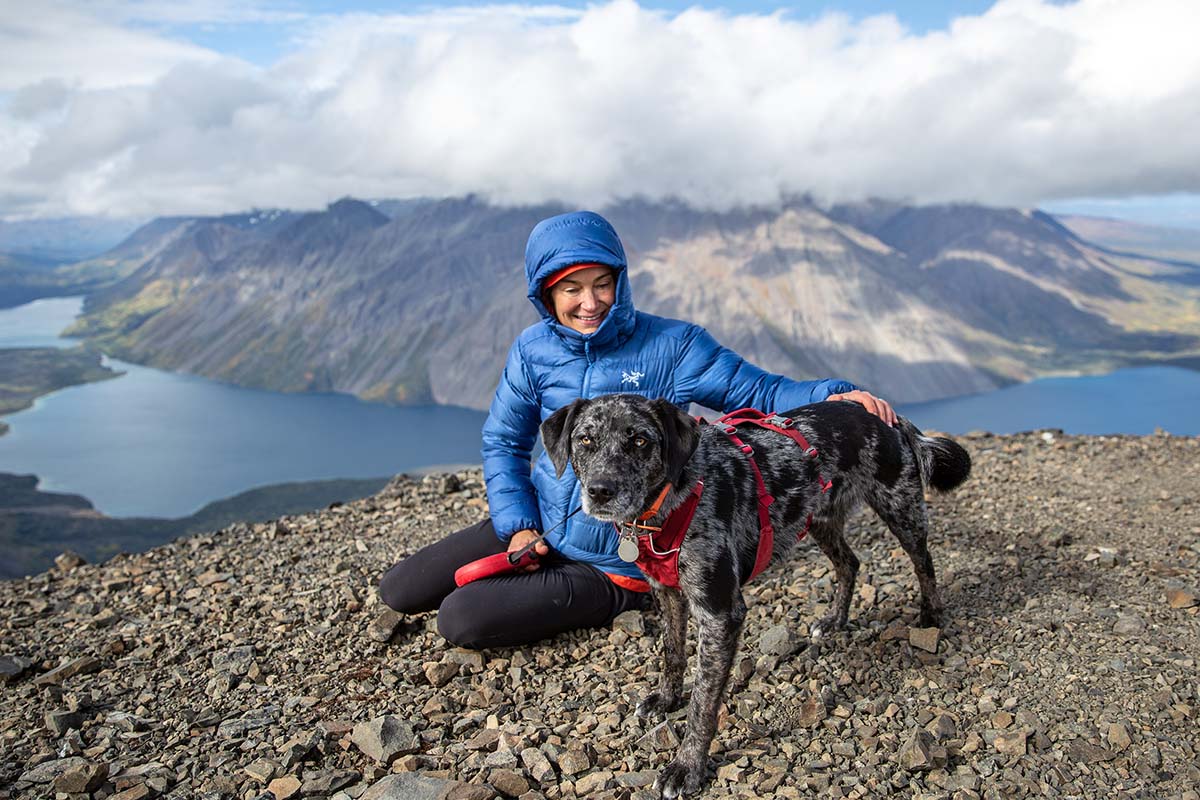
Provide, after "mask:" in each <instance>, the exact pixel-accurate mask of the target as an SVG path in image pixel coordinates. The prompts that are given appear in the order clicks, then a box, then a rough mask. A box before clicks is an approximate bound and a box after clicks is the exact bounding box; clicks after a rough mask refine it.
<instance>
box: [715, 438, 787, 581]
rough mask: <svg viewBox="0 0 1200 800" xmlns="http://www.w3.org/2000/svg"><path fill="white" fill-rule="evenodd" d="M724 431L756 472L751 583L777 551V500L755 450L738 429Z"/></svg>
mask: <svg viewBox="0 0 1200 800" xmlns="http://www.w3.org/2000/svg"><path fill="white" fill-rule="evenodd" d="M724 430H725V434H726V435H727V436H728V437H729V440H730V441H731V442H733V443H734V444H735V445H737V446H738V447H739V448H741V451H742V452H743V453H745V454H746V455H748V456H750V468H751V469H752V470H754V480H755V482H756V483H757V487H756V488H757V490H758V553H757V554H756V555H755V556H754V569H752V570H750V577H749V578H747V579H746V582H747V583H749V582H750V581H752V580H754V578H755V576H757V575H758V573H760V572H762V571H763V570H764V569H766V568H767V564H769V563H771V553H773V552H774V551H775V527H774V526H773V525H772V524H771V512H770V508H771V503H774V502H775V498H774V497H772V496H771V494H770V493H769V492H767V484H766V482H764V481H763V476H762V471H761V470H760V469H759V468H758V462H757V461H755V460H754V448H752V447H751V446H750V445H748V444H746V443H745V442H743V441H742V440H741V439H740V438H738V435H737V428H734V427H728V428H725V429H724ZM805 533H807V530H806V531H805Z"/></svg>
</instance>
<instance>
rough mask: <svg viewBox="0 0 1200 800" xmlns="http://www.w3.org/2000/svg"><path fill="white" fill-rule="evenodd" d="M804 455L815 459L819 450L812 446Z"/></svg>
mask: <svg viewBox="0 0 1200 800" xmlns="http://www.w3.org/2000/svg"><path fill="white" fill-rule="evenodd" d="M804 455H806V456H808V457H809V458H815V457H816V455H817V448H815V447H813V446H812V445H811V444H810V445H809V446H808V449H807V450H805V451H804Z"/></svg>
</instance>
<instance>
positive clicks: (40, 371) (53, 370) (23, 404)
mask: <svg viewBox="0 0 1200 800" xmlns="http://www.w3.org/2000/svg"><path fill="white" fill-rule="evenodd" d="M122 374H124V373H121V372H117V371H115V370H112V369H109V368H108V367H105V366H103V365H101V363H100V354H99V353H97V352H95V351H92V350H88V349H86V348H85V347H83V346H80V347H73V348H71V349H69V350H64V349H60V348H56V347H20V348H14V349H11V350H0V414H13V413H16V412H17V411H21V410H23V409H26V408H29V406H31V405H32V404H33V401H34V400H36V399H37V398H39V397H41V396H42V395H44V394H49V393H50V392H54V391H58V390H59V389H64V388H66V387H68V386H77V385H79V384H82V383H92V382H94V381H103V380H107V379H109V378H115V377H117V376H119V375H122ZM6 429H7V426H5V427H4V428H0V435H2V434H3V433H4V431H5V430H6Z"/></svg>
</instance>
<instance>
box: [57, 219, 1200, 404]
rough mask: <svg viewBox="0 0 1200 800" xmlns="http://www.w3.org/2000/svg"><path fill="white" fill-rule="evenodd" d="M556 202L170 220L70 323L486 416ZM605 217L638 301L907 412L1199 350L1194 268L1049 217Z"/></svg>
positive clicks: (179, 362) (86, 330)
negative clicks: (1107, 244) (1106, 243)
mask: <svg viewBox="0 0 1200 800" xmlns="http://www.w3.org/2000/svg"><path fill="white" fill-rule="evenodd" d="M381 209H382V210H381ZM563 210H566V209H564V208H563V207H560V206H556V205H543V206H536V207H516V208H511V207H509V208H505V207H496V206H491V205H489V204H487V203H485V202H483V201H481V200H479V199H477V198H473V197H466V198H457V199H443V200H410V201H403V202H395V203H378V204H374V205H372V204H369V203H364V202H361V201H358V200H354V199H350V198H346V199H343V200H340V201H338V202H337V203H334V204H333V205H331V206H329V208H327V209H326V210H324V211H321V212H314V213H307V214H298V213H295V212H284V211H274V212H262V211H259V212H254V213H252V214H250V215H232V216H225V217H212V218H176V219H162V220H156V221H154V222H152V223H150V224H149V225H147V226H146V227H144V228H142V229H140V230H139V231H137V232H136V233H135V234H134V235H133V236H132V237H130V239H129V240H127V241H126V242H124V243H122V244H121V245H119V246H118V247H117V248H115V249H114V250H113V251H110V252H109V253H106V254H105V255H104V256H102V257H100V258H97V259H93V260H92V261H91V262H86V263H84V264H81V265H77V266H76V267H75V269H76V270H78V274H79V276H80V280H82V279H83V278H84V277H85V276H86V275H88V274H100V273H104V272H106V273H107V274H108V275H109V280H112V276H113V275H114V274H119V275H120V276H122V277H120V279H119V280H116V282H114V283H111V285H108V286H107V287H106V288H101V289H99V290H97V291H95V292H94V293H93V294H92V295H91V296H90V297H89V299H88V302H87V304H86V306H85V314H84V316H83V317H81V319H80V321H79V322H78V324H77V326H76V327H75V328H74V329H73V330H72V331H71V334H72V335H76V336H84V337H86V338H88V339H90V340H92V341H93V342H95V343H97V344H98V345H99V346H101V347H102V348H103V349H105V350H106V351H107V352H109V353H111V354H113V355H116V356H118V357H120V358H123V359H127V360H130V361H134V362H138V363H144V364H150V365H153V366H157V367H162V368H167V369H173V370H181V371H185V372H192V373H197V374H201V375H206V376H209V377H213V378H218V379H221V380H226V381H231V382H234V383H238V384H243V385H248V386H254V387H259V388H267V389H276V390H284V391H336V392H345V393H350V394H354V395H358V396H359V397H362V398H364V399H368V400H380V401H387V402H395V403H428V402H436V403H449V404H455V405H464V406H469V407H474V408H485V407H486V406H487V404H488V402H489V400H490V397H491V393H492V391H493V389H494V387H495V384H496V381H497V378H498V376H499V373H500V369H501V367H502V366H503V361H504V355H505V353H506V352H507V349H508V347H509V345H510V343H511V342H512V340H513V338H514V337H515V336H516V334H517V333H518V332H519V331H520V330H521V329H522V328H524V327H525V326H527V325H529V324H531V323H533V322H535V321H536V316H535V314H534V311H533V309H532V307H531V306H530V305H529V303H528V301H527V300H526V298H525V292H526V290H525V280H524V269H523V260H522V259H523V253H524V246H525V238H526V236H527V235H528V232H529V230H530V229H531V228H532V226H533V225H534V224H535V223H536V222H537V221H538V220H540V219H542V218H544V217H546V216H548V215H550V214H554V213H558V212H560V211H563ZM602 211H603V213H604V214H605V215H606V216H608V217H609V219H611V220H612V222H613V224H614V225H615V226H616V228H617V230H618V232H620V234H621V237H622V239H623V241H624V242H625V244H626V249H627V251H628V256H629V262H630V270H629V271H630V279H631V281H632V286H633V290H634V297H635V301H636V303H637V304H638V307H639V308H641V309H643V310H646V311H650V312H653V313H658V314H663V315H666V316H672V317H679V318H683V319H688V320H692V321H695V322H697V323H700V324H702V325H704V326H705V327H706V328H708V329H709V330H710V331H711V332H712V333H713V335H714V336H716V338H717V339H718V340H719V341H721V342H722V343H724V344H726V345H728V346H730V347H732V348H733V349H735V350H737V351H738V352H740V353H742V354H743V355H745V356H746V357H747V358H749V359H751V360H752V361H754V362H755V363H758V364H760V365H761V366H763V367H765V368H767V369H770V370H773V371H778V372H783V373H786V374H789V375H793V376H796V377H801V378H807V377H820V376H839V377H845V378H847V379H850V380H853V381H856V382H858V383H860V384H862V385H864V386H866V387H869V388H871V389H873V390H875V391H877V392H878V393H881V394H884V395H886V396H888V397H890V398H892V399H894V400H896V401H899V402H914V401H920V400H927V399H933V398H937V397H945V396H951V395H958V394H964V393H970V392H981V391H987V390H990V389H993V388H996V387H998V386H1000V385H1003V384H1005V383H1010V382H1013V381H1022V380H1026V379H1029V378H1032V377H1036V376H1038V375H1042V374H1047V373H1053V372H1062V371H1089V370H1091V371H1101V370H1108V369H1111V368H1113V367H1115V366H1119V365H1123V364H1129V363H1139V362H1146V361H1154V360H1160V359H1163V358H1166V357H1168V356H1174V357H1182V356H1187V355H1189V354H1191V355H1194V354H1195V353H1197V352H1200V280H1197V279H1198V278H1200V268H1190V267H1188V266H1186V265H1182V266H1181V265H1180V264H1177V263H1171V262H1165V261H1160V260H1156V259H1153V258H1147V257H1140V256H1134V255H1129V254H1123V253H1114V252H1112V251H1110V250H1109V249H1106V248H1103V247H1100V246H1097V245H1093V244H1090V243H1089V242H1088V241H1086V240H1085V239H1083V238H1081V237H1080V236H1078V235H1076V234H1075V233H1073V232H1071V231H1070V230H1069V229H1067V228H1066V227H1064V226H1063V225H1062V224H1060V223H1059V222H1058V221H1056V220H1055V219H1054V218H1052V217H1050V216H1048V215H1045V214H1042V213H1039V212H1028V211H1019V210H1014V209H996V208H986V207H982V206H976V205H939V206H924V207H916V206H909V205H906V204H902V203H893V202H886V201H870V202H865V203H857V204H849V205H838V206H834V207H831V208H823V207H820V206H818V205H817V204H815V203H813V202H811V201H810V200H807V199H803V198H801V199H795V200H792V201H789V202H787V203H785V204H783V205H782V206H781V207H779V208H751V209H741V210H735V211H731V212H724V213H718V212H712V211H699V210H696V209H692V208H689V207H687V206H685V205H683V204H680V203H672V202H648V201H642V200H630V201H626V202H622V203H619V204H616V205H614V206H611V207H609V208H605V209H602ZM384 212H386V213H384ZM89 270H90V271H91V272H90V273H89Z"/></svg>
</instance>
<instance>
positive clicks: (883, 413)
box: [826, 389, 897, 426]
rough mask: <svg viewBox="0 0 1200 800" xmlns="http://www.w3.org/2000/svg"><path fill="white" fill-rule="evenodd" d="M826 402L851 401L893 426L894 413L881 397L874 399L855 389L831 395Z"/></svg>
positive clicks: (870, 395) (866, 393)
mask: <svg viewBox="0 0 1200 800" xmlns="http://www.w3.org/2000/svg"><path fill="white" fill-rule="evenodd" d="M826 399H827V400H853V401H854V402H855V403H858V404H859V405H861V406H862V407H863V408H865V409H866V410H867V411H870V412H871V413H872V414H874V415H875V416H877V417H879V418H880V419H881V420H883V421H884V422H886V423H887V424H888V425H892V426H895V424H896V420H897V417H896V412H895V411H893V410H892V405H891V403H889V402H888V401H887V400H884V399H883V398H882V397H876V396H875V395H873V394H871V393H870V392H864V391H862V390H861V389H855V390H854V391H853V392H845V393H843V394H831V395H829V397H827V398H826Z"/></svg>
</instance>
